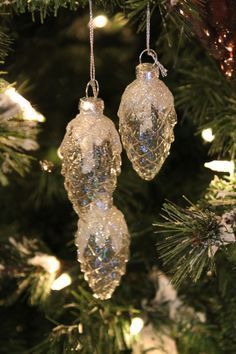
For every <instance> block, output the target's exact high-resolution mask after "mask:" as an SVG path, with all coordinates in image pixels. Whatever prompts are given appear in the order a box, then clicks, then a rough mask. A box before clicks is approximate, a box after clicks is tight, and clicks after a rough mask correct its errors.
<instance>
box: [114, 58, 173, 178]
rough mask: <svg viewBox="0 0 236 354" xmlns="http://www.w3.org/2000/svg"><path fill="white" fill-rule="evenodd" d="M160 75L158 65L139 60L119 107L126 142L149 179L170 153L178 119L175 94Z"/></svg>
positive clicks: (136, 166) (140, 171)
mask: <svg viewBox="0 0 236 354" xmlns="http://www.w3.org/2000/svg"><path fill="white" fill-rule="evenodd" d="M158 77H159V69H158V66H157V65H155V64H150V63H142V64H139V65H138V66H137V67H136V80H135V81H133V82H132V83H131V84H130V85H129V86H128V87H127V88H126V89H125V92H124V93H123V96H122V98H121V103H120V107H119V111H118V116H119V118H120V134H121V140H122V143H123V145H124V148H125V150H126V152H127V155H128V158H129V159H130V161H131V162H132V165H133V168H134V169H135V171H136V172H137V173H138V174H139V176H140V177H141V178H143V179H145V180H151V179H153V178H154V177H155V176H156V174H157V173H158V172H159V170H160V168H161V167H162V164H163V163H164V161H165V159H166V157H167V156H168V154H169V150H170V146H171V143H172V142H173V140H174V132H173V129H174V125H175V124H176V121H177V120H176V113H175V108H174V98H173V95H172V93H171V92H170V90H169V89H168V88H167V86H166V85H165V84H164V83H163V82H162V81H161V80H159V78H158Z"/></svg>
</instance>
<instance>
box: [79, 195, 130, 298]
mask: <svg viewBox="0 0 236 354" xmlns="http://www.w3.org/2000/svg"><path fill="white" fill-rule="evenodd" d="M75 243H76V246H77V249H78V261H79V262H80V263H81V270H82V272H84V273H85V274H84V277H85V280H86V281H87V282H88V284H89V286H90V287H91V289H92V290H93V292H94V296H95V297H96V298H99V299H101V300H105V299H109V298H110V297H111V296H112V294H113V292H114V290H115V288H116V287H117V286H118V285H119V283H120V279H121V276H122V275H123V274H124V273H125V269H126V263H127V261H128V257H129V244H130V236H129V233H128V229H127V225H126V222H125V219H124V216H123V214H122V213H121V212H120V211H119V210H118V209H117V208H116V207H114V206H112V200H111V201H110V203H109V202H108V203H106V202H105V203H104V204H103V207H101V206H100V205H97V203H92V204H91V205H90V210H89V211H88V212H87V213H86V214H83V215H82V217H81V218H80V220H79V222H78V231H77V234H76V238H75Z"/></svg>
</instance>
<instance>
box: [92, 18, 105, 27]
mask: <svg viewBox="0 0 236 354" xmlns="http://www.w3.org/2000/svg"><path fill="white" fill-rule="evenodd" d="M107 24H108V18H107V17H106V16H105V15H98V16H96V17H94V20H93V26H94V27H95V28H103V27H105V26H106V25H107Z"/></svg>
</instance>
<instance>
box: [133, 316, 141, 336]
mask: <svg viewBox="0 0 236 354" xmlns="http://www.w3.org/2000/svg"><path fill="white" fill-rule="evenodd" d="M143 325H144V322H143V320H142V318H140V317H134V318H133V319H132V321H131V325H130V334H131V335H133V336H135V335H137V334H138V333H139V332H141V330H142V329H143Z"/></svg>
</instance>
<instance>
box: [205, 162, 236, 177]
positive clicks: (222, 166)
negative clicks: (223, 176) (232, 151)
mask: <svg viewBox="0 0 236 354" xmlns="http://www.w3.org/2000/svg"><path fill="white" fill-rule="evenodd" d="M204 166H205V167H207V168H209V169H210V170H212V171H217V172H228V173H230V175H232V174H233V173H234V161H224V160H221V161H220V160H213V161H210V162H206V163H205V164H204Z"/></svg>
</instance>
